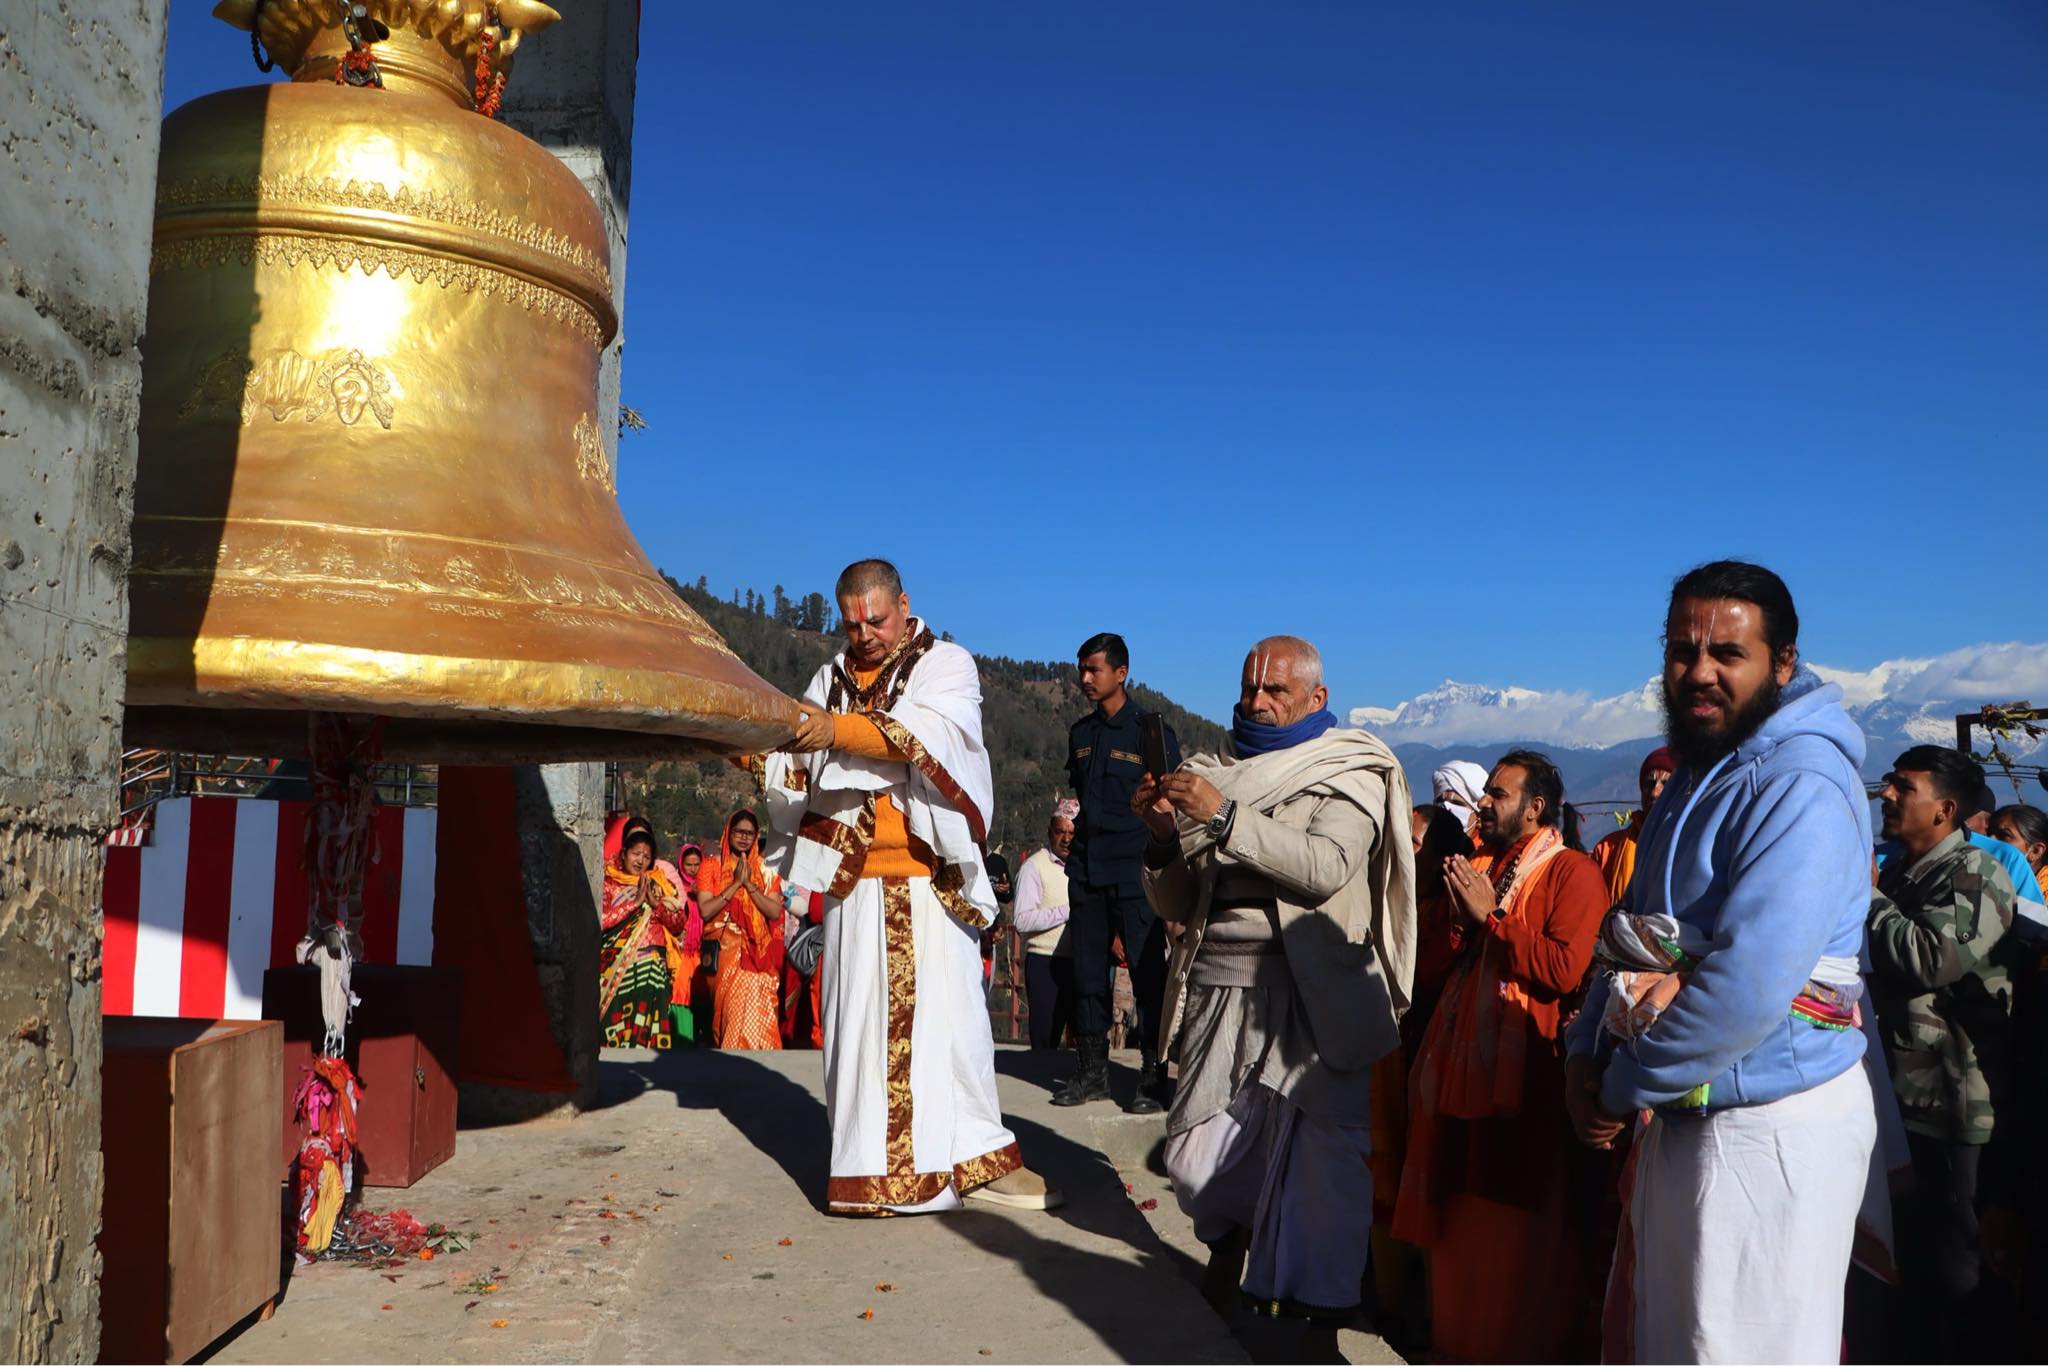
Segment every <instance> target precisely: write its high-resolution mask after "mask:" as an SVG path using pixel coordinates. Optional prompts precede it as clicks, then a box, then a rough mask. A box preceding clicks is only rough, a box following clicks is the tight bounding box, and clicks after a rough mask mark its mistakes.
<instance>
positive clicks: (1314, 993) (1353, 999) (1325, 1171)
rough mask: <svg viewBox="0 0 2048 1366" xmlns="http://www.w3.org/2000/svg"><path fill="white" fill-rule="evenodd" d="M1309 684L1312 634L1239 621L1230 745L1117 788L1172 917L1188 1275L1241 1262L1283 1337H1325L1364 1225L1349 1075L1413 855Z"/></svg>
mask: <svg viewBox="0 0 2048 1366" xmlns="http://www.w3.org/2000/svg"><path fill="white" fill-rule="evenodd" d="M1328 700H1329V692H1328V690H1327V689H1326V688H1325V687H1324V686H1323V679H1322V659H1321V656H1320V655H1318V654H1317V652H1316V649H1315V647H1314V646H1313V645H1310V644H1309V643H1308V642H1307V641H1305V640H1300V639H1297V638H1295V637H1293V636H1273V637H1269V638H1268V639H1266V640H1262V641H1260V642H1259V643H1258V644H1257V645H1256V646H1255V647H1253V649H1252V652H1251V653H1250V654H1249V655H1247V656H1246V657H1245V662H1244V669H1243V673H1242V676H1241V680H1240V687H1239V694H1238V704H1237V708H1236V711H1235V712H1234V714H1233V717H1232V725H1231V741H1232V751H1233V752H1232V753H1231V754H1230V755H1229V756H1228V757H1225V758H1221V759H1210V758H1196V759H1192V760H1190V761H1189V762H1188V763H1187V764H1185V765H1184V766H1182V767H1181V768H1180V769H1179V770H1177V771H1176V772H1173V773H1169V774H1167V775H1166V776H1164V777H1161V778H1153V777H1151V776H1149V775H1148V776H1147V777H1146V778H1145V779H1144V780H1142V781H1141V782H1140V784H1139V785H1138V788H1137V791H1136V792H1135V794H1134V795H1133V796H1132V799H1131V807H1132V809H1133V810H1134V811H1136V812H1137V814H1138V816H1139V818H1140V819H1141V820H1143V821H1144V822H1145V825H1146V827H1147V829H1148V830H1149V832H1150V835H1151V842H1150V844H1149V846H1148V848H1147V850H1146V853H1145V882H1144V886H1145V895H1146V896H1147V898H1149V899H1150V901H1151V903H1152V906H1153V908H1154V909H1155V910H1156V911H1157V912H1158V913H1159V915H1160V916H1161V917H1162V918H1164V919H1165V920H1167V921H1169V922H1172V923H1174V924H1177V925H1180V926H1182V927H1183V932H1182V934H1181V936H1180V939H1179V942H1178V943H1176V944H1175V946H1174V951H1173V962H1172V965H1171V967H1170V969H1169V970H1168V973H1167V986H1166V998H1165V1008H1164V1013H1163V1017H1162V1018H1163V1021H1164V1029H1163V1031H1162V1033H1161V1035H1160V1043H1161V1045H1162V1048H1165V1047H1166V1046H1167V1045H1170V1044H1171V1043H1173V1041H1174V1040H1175V1039H1176V1038H1177V1039H1178V1043H1179V1060H1180V1069H1181V1070H1180V1086H1179V1089H1178V1091H1177V1092H1176V1093H1175V1096H1174V1102H1173V1107H1172V1110H1171V1112H1170V1113H1169V1115H1168V1117H1167V1126H1166V1132H1167V1140H1166V1168H1167V1172H1168V1174H1169V1175H1171V1176H1172V1178H1173V1184H1174V1192H1175V1195H1176V1197H1177V1198H1178V1199H1179V1201H1180V1205H1181V1209H1182V1210H1183V1211H1184V1212H1186V1213H1187V1214H1188V1215H1189V1216H1190V1217H1191V1218H1192V1219H1193V1220H1194V1224H1195V1234H1196V1236H1197V1237H1199V1238H1201V1239H1202V1240H1203V1241H1204V1242H1205V1243H1207V1244H1209V1247H1210V1263H1209V1276H1208V1279H1207V1282H1206V1284H1205V1287H1204V1289H1205V1293H1207V1294H1208V1295H1209V1297H1210V1300H1211V1302H1212V1303H1214V1304H1216V1305H1217V1307H1218V1309H1219V1311H1222V1312H1225V1313H1227V1312H1228V1310H1229V1307H1230V1305H1231V1304H1232V1302H1234V1301H1236V1300H1237V1298H1238V1295H1239V1285H1238V1280H1239V1276H1240V1274H1242V1276H1243V1294H1244V1296H1245V1298H1247V1299H1249V1300H1250V1301H1251V1302H1253V1304H1254V1305H1256V1306H1257V1307H1258V1308H1259V1309H1261V1310H1263V1311H1264V1312H1266V1313H1269V1314H1271V1315H1274V1316H1275V1317H1281V1316H1285V1317H1288V1318H1290V1319H1294V1320H1296V1321H1300V1320H1306V1321H1307V1323H1306V1324H1303V1325H1302V1328H1301V1331H1302V1333H1303V1338H1302V1343H1301V1346H1302V1348H1303V1350H1304V1351H1305V1352H1326V1353H1334V1352H1335V1351H1336V1331H1337V1325H1338V1324H1341V1323H1343V1322H1345V1321H1347V1320H1348V1319H1349V1318H1350V1317H1351V1315H1352V1313H1353V1312H1354V1311H1355V1310H1356V1308H1357V1305H1358V1299H1359V1286H1360V1283H1361V1280H1362V1278H1363V1275H1364V1272H1365V1263H1366V1251H1367V1247H1368V1241H1369V1235H1370V1231H1371V1225H1372V1177H1371V1174H1370V1172H1369V1171H1368V1169H1367V1167H1366V1161H1365V1160H1366V1155H1367V1152H1368V1150H1369V1148H1370V1142H1369V1138H1368V1134H1369V1124H1370V1119H1371V1116H1370V1113H1369V1097H1368V1094H1367V1078H1368V1075H1369V1073H1370V1071H1371V1068H1372V1064H1373V1063H1374V1062H1376V1061H1378V1060H1379V1058H1381V1057H1382V1056H1383V1055H1385V1054H1387V1053H1389V1052H1391V1051H1393V1050H1394V1049H1396V1048H1398V1047H1400V1042H1401V1038H1400V1034H1399V1032H1398V1029H1397V1027H1396V1017H1397V1014H1398V1012H1399V1011H1400V1010H1401V1009H1404V1008H1405V1007H1406V1006H1407V1003H1408V992H1409V988H1410V985H1411V979H1412V976H1413V972H1414V941H1415V867H1414V857H1415V856H1414V847H1413V844H1412V840H1411V834H1410V826H1411V817H1410V803H1409V798H1408V781H1407V778H1406V777H1405V776H1404V775H1403V773H1402V770H1401V764H1400V761H1399V760H1398V759H1396V758H1395V757H1394V754H1393V751H1391V750H1389V749H1388V748H1387V747H1386V745H1384V744H1382V743H1381V742H1380V740H1379V739H1378V738H1377V737H1375V736H1372V735H1369V734H1367V733H1366V732H1364V731H1362V730H1340V729H1337V728H1336V726H1337V718H1336V717H1335V716H1333V715H1331V714H1330V712H1329V710H1328V709H1327V707H1326V706H1325V703H1326V702H1327V701H1328ZM1247 1255H1249V1259H1250V1263H1249V1266H1248V1267H1247V1266H1246V1264H1245V1263H1246V1257H1247ZM1304 1359H1310V1360H1313V1359H1327V1360H1339V1359H1341V1358H1337V1357H1335V1356H1334V1355H1329V1356H1324V1357H1320V1358H1318V1357H1316V1356H1313V1355H1310V1356H1305V1358H1304Z"/></svg>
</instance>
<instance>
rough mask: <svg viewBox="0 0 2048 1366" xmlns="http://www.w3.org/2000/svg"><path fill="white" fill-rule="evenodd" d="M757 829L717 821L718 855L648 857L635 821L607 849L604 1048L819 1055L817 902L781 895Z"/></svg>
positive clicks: (651, 849) (739, 815)
mask: <svg viewBox="0 0 2048 1366" xmlns="http://www.w3.org/2000/svg"><path fill="white" fill-rule="evenodd" d="M760 844H761V822H760V818H759V817H758V816H756V815H755V814H754V812H753V811H751V810H749V809H745V808H742V809H740V810H738V811H735V812H733V813H732V814H731V815H730V816H729V817H728V818H727V819H726V822H725V829H724V831H723V832H722V833H721V835H720V837H719V841H718V847H717V849H716V850H715V851H714V852H713V853H711V854H710V855H708V856H707V855H706V854H705V852H704V848H703V846H702V845H699V844H696V843H685V844H684V845H682V847H681V848H679V849H678V850H677V851H676V857H675V859H674V860H673V861H670V860H668V859H664V858H662V857H661V856H660V854H659V853H658V852H657V845H656V841H655V835H654V829H653V826H652V825H651V824H649V822H648V821H647V820H646V819H645V818H644V817H640V816H629V815H620V816H615V817H614V818H613V819H612V821H611V822H610V823H609V830H608V831H607V834H606V839H605V874H604V902H603V906H602V907H601V909H600V912H599V922H600V928H601V938H600V941H599V953H598V1002H599V1005H598V1015H599V1018H600V1020H601V1021H602V1023H603V1031H604V1044H605V1046H606V1047H608V1048H653V1049H659V1050H668V1049H672V1048H677V1047H690V1046H693V1045H699V1044H702V1045H705V1046H713V1047H718V1048H729V1049H767V1048H817V1047H820V1046H821V1043H822V1038H821V1034H822V1028H821V1026H822V1020H823V1016H822V1013H821V1011H820V1009H819V988H820V982H819V977H818V971H817V968H818V958H819V946H820V944H821V943H822V940H823V937H824V907H823V898H821V897H819V896H818V895H816V894H815V893H810V892H802V891H799V890H797V889H795V888H792V887H786V886H785V885H784V883H783V880H782V879H781V878H780V877H778V876H777V875H776V874H775V873H774V871H773V870H771V869H770V868H769V867H768V865H767V863H766V860H765V859H764V858H763V856H762V852H761V848H760Z"/></svg>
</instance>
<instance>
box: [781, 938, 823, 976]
mask: <svg viewBox="0 0 2048 1366" xmlns="http://www.w3.org/2000/svg"><path fill="white" fill-rule="evenodd" d="M784 953H785V954H786V956H787V957H788V959H789V965H790V966H791V967H793V968H795V969H796V970H797V971H798V972H800V973H802V974H803V975H804V976H806V977H809V976H811V975H813V974H814V973H816V972H817V970H818V960H819V959H821V958H823V957H824V956H825V927H824V926H823V925H805V926H804V927H803V928H802V929H800V930H798V931H797V932H796V933H795V934H793V935H791V936H790V937H789V943H788V944H787V945H786V946H784Z"/></svg>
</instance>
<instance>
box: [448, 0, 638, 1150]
mask: <svg viewBox="0 0 2048 1366" xmlns="http://www.w3.org/2000/svg"><path fill="white" fill-rule="evenodd" d="M560 8H561V10H562V21H561V22H560V23H558V24H556V25H554V26H553V27H552V28H549V29H547V30H546V31H544V32H542V33H540V34H538V35H536V36H535V37H534V38H533V39H532V40H531V41H529V42H527V43H526V44H524V45H522V47H521V48H520V51H519V55H518V59H517V61H516V62H515V63H514V66H513V71H512V77H511V80H510V81H509V82H508V83H507V84H506V87H505V103H504V118H505V122H506V123H508V124H510V125H511V126H512V127H514V128H517V129H518V130H519V131H520V132H522V133H525V134H526V135H527V136H528V137H530V138H532V139H534V140H535V141H536V142H538V143H540V144H541V145H542V146H543V147H546V148H547V149H548V150H549V151H551V152H553V153H554V154H555V155H556V156H558V157H560V158H561V159H562V162H563V164H565V165H566V166H568V167H569V169H570V170H572V171H574V172H575V173H576V175H577V178H578V179H580V180H581V181H582V182H583V184H584V186H585V187H586V188H587V189H588V190H589V191H590V194H591V197H592V198H593V199H595V200H596V201H597V205H598V208H599V209H600V210H601V211H602V212H603V214H604V222H605V233H606V236H607V237H609V238H610V240H611V269H612V304H613V306H614V307H615V308H616V309H617V310H618V312H619V315H620V317H621V318H623V317H624V316H625V305H626V205H627V201H628V200H629V198H630V197H631V189H632V180H633V78H634V64H635V62H636V61H637V60H638V58H639V51H640V35H639V26H640V20H639V4H638V3H637V0H587V2H586V3H580V4H576V5H563V6H561V7H560ZM624 347H625V329H624V325H623V323H622V324H621V326H620V332H619V335H618V336H617V337H615V338H614V339H613V340H612V343H611V345H610V346H609V347H607V348H606V349H605V354H604V359H603V362H602V364H601V365H600V366H599V369H598V381H597V396H598V405H599V407H598V411H599V412H601V413H606V414H610V415H612V418H613V420H611V421H607V422H605V423H604V424H603V429H604V442H605V459H606V461H607V463H608V464H609V465H610V466H611V468H612V470H613V472H614V474H615V475H616V473H617V470H618V458H619V445H618V424H617V421H616V415H617V413H618V410H619V358H620V353H621V352H622V350H623V349H624ZM516 781H517V783H518V787H519V847H520V862H521V870H520V871H521V873H522V876H523V878H524V885H525V890H526V915H527V924H528V928H529V930H530V932H531V934H532V938H533V956H534V962H535V965H536V966H537V967H538V969H539V972H540V983H541V994H542V998H543V999H544V1000H545V1001H546V1003H547V1008H548V1015H549V1022H550V1024H551V1025H552V1027H553V1029H554V1034H555V1038H556V1040H557V1041H559V1042H560V1043H561V1045H562V1050H563V1052H564V1053H565V1054H566V1055H567V1056H568V1059H569V1070H570V1073H571V1075H573V1076H574V1077H575V1078H576V1080H577V1083H578V1087H579V1089H578V1091H577V1093H576V1095H575V1096H574V1097H573V1098H570V1099H573V1100H574V1102H575V1103H576V1104H577V1105H579V1106H584V1105H589V1104H590V1103H591V1102H593V1101H594V1100H595V1099H596V1098H597V1049H598V1043H599V1035H598V1027H597V1024H598V1022H597V937H598V925H597V885H598V879H599V878H600V877H601V876H602V875H603V858H604V853H603V842H604V816H605V811H604V768H603V766H602V765H599V764H551V765H548V766H546V767H525V768H521V769H520V770H518V772H517V774H516ZM471 989H474V988H473V987H472V988H471ZM563 1099H565V1098H563V1097H550V1096H544V1095H539V1094H537V1093H532V1092H524V1093H520V1092H511V1091H507V1090H505V1089H503V1088H498V1087H465V1088H464V1091H463V1107H464V1111H465V1113H466V1114H469V1115H472V1116H475V1117H484V1116H487V1115H488V1116H492V1117H503V1118H512V1117H517V1116H520V1115H525V1114H533V1113H538V1112H540V1111H541V1110H544V1109H548V1108H552V1107H553V1106H555V1105H557V1104H559V1103H561V1101H562V1100H563Z"/></svg>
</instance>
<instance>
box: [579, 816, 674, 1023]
mask: <svg viewBox="0 0 2048 1366" xmlns="http://www.w3.org/2000/svg"><path fill="white" fill-rule="evenodd" d="M598 920H599V924H600V926H601V928H602V936H601V938H600V940H599V943H598V958H597V969H598V993H597V994H598V1019H599V1020H600V1021H601V1022H602V1024H603V1027H604V1042H605V1046H606V1047H608V1048H661V1049H665V1048H670V1047H673V1046H674V1044H675V1020H674V1016H673V1013H672V1011H671V1003H672V998H673V996H674V993H675V985H674V975H673V968H672V967H671V964H670V946H671V944H672V943H673V942H674V941H676V940H680V939H681V938H682V937H683V935H684V933H685V932H686V931H687V929H688V918H687V913H686V912H685V910H684V906H683V894H682V889H681V888H680V887H678V886H677V885H676V882H675V878H674V877H673V876H672V875H671V874H670V873H669V872H667V871H665V870H664V869H663V868H662V867H660V866H657V862H656V860H655V857H654V836H653V835H651V834H649V833H648V832H647V831H645V830H639V829H635V830H629V831H627V832H625V835H624V838H623V840H622V841H621V843H620V846H619V852H618V855H617V857H615V858H614V859H612V861H611V862H610V863H607V864H606V865H605V870H604V906H603V909H602V910H601V911H600V912H599V916H598Z"/></svg>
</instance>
